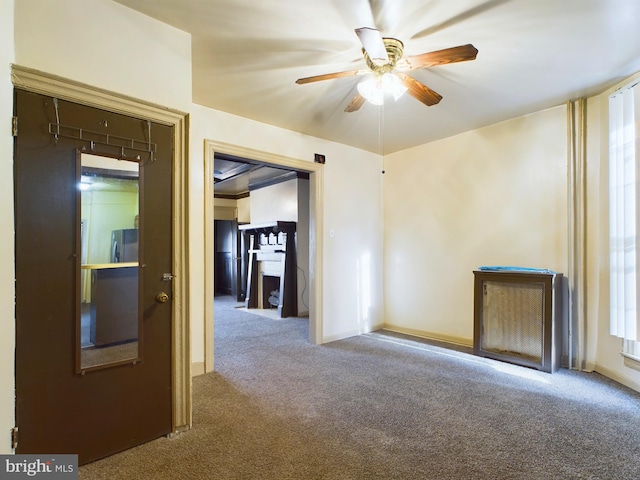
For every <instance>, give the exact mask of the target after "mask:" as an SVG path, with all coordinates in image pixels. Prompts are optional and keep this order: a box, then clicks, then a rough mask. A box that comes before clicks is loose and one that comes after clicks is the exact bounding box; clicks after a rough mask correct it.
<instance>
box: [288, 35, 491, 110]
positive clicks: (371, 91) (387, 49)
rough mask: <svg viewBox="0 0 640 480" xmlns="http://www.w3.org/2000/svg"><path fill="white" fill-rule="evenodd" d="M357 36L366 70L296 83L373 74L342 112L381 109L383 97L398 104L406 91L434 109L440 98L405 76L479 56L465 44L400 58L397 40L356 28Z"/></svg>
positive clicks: (299, 80) (399, 44)
mask: <svg viewBox="0 0 640 480" xmlns="http://www.w3.org/2000/svg"><path fill="white" fill-rule="evenodd" d="M356 34H357V35H358V38H359V39H360V42H361V43H362V47H363V48H362V53H363V55H364V59H365V61H366V63H367V67H368V69H359V70H348V71H344V72H336V73H327V74H324V75H316V76H313V77H305V78H299V79H298V80H296V83H297V84H298V85H303V84H305V83H312V82H319V81H322V80H331V79H334V78H342V77H351V76H357V75H365V74H373V75H369V77H368V78H367V79H365V80H363V81H361V82H360V83H359V84H358V92H357V93H356V95H355V97H353V99H352V100H351V102H349V105H347V108H345V110H344V111H345V112H355V111H356V110H358V109H359V108H360V107H361V106H362V105H363V104H364V102H365V101H367V100H368V101H369V102H371V103H373V104H374V105H382V103H383V101H384V95H385V94H386V93H390V94H392V95H393V96H394V98H395V99H396V100H397V99H398V98H399V97H400V96H401V95H402V94H403V93H404V92H405V91H406V92H408V93H409V95H411V96H412V97H414V98H416V99H417V100H419V101H420V102H422V103H424V104H425V105H427V106H431V105H435V104H437V103H438V102H440V100H442V96H441V95H440V94H438V93H436V92H434V91H433V90H431V89H430V88H429V87H427V86H426V85H424V84H423V83H420V82H419V81H418V80H416V79H415V78H413V77H410V76H409V75H407V74H406V73H405V72H408V71H411V70H416V69H419V68H425V67H434V66H436V65H445V64H448V63H457V62H465V61H468V60H475V58H476V55H477V54H478V49H477V48H476V47H474V46H473V45H471V44H467V45H460V46H458V47H451V48H445V49H444V50H437V51H434V52H428V53H422V54H420V55H413V56H410V57H406V58H403V57H402V54H403V49H404V44H403V43H402V42H401V41H400V40H398V39H396V38H387V37H384V38H383V37H382V35H381V34H380V32H379V31H378V30H376V29H375V28H368V27H363V28H357V29H356Z"/></svg>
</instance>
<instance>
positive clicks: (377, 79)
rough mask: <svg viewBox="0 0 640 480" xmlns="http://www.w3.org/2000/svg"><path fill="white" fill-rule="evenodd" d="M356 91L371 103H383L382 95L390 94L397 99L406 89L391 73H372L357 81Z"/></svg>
mask: <svg viewBox="0 0 640 480" xmlns="http://www.w3.org/2000/svg"><path fill="white" fill-rule="evenodd" d="M357 88H358V93H359V94H360V95H362V96H363V97H364V98H365V99H366V100H367V101H368V102H369V103H372V104H373V105H382V104H384V96H385V95H387V94H388V95H391V96H393V99H394V100H396V101H397V100H398V99H399V98H400V97H401V96H402V95H404V93H405V92H406V91H407V87H405V86H404V84H403V83H402V81H401V80H400V79H399V78H398V77H397V76H396V75H394V74H393V73H384V74H382V75H373V76H371V77H368V78H365V79H364V80H362V81H361V82H360V83H358V86H357Z"/></svg>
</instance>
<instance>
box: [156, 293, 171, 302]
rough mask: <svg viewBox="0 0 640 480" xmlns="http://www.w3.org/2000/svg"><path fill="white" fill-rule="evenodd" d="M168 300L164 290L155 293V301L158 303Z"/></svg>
mask: <svg viewBox="0 0 640 480" xmlns="http://www.w3.org/2000/svg"><path fill="white" fill-rule="evenodd" d="M168 300H169V295H167V294H166V293H165V292H160V293H159V294H157V295H156V302H158V303H166V302H167V301H168Z"/></svg>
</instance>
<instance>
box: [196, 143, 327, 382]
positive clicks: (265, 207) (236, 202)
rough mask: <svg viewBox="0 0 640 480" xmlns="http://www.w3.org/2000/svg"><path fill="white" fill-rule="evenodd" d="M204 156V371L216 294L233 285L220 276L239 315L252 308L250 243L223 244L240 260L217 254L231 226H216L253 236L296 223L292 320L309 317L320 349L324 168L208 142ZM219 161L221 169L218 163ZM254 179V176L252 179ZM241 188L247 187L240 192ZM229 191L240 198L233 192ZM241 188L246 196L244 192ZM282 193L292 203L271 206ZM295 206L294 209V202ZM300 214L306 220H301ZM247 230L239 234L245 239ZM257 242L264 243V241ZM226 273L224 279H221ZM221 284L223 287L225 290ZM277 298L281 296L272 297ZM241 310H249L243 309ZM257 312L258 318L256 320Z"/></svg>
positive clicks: (240, 239)
mask: <svg viewBox="0 0 640 480" xmlns="http://www.w3.org/2000/svg"><path fill="white" fill-rule="evenodd" d="M205 152H206V153H205V175H206V176H207V178H206V181H205V217H206V219H207V220H206V221H207V225H206V227H205V229H206V230H205V371H207V372H208V371H212V370H213V364H214V358H213V357H214V355H213V351H214V345H213V344H214V337H213V331H214V328H213V327H214V322H215V319H214V309H213V303H214V301H215V300H214V297H215V295H216V293H223V292H222V290H224V291H225V292H228V291H229V283H230V282H229V281H228V280H227V279H224V280H223V281H220V279H217V277H216V275H223V276H228V277H229V278H231V287H230V288H231V291H232V294H234V295H233V296H232V298H233V300H234V301H236V302H238V306H239V307H243V305H242V304H243V302H246V300H247V298H246V295H247V287H246V285H247V282H246V279H247V275H248V272H247V269H248V264H249V262H250V260H249V259H248V251H249V250H251V248H250V245H249V241H250V240H249V236H248V235H246V234H238V236H237V239H238V240H237V241H236V242H233V241H230V242H226V243H227V245H231V246H232V247H233V246H236V248H237V251H236V254H235V256H234V254H233V252H232V251H224V252H223V251H220V249H219V248H217V245H216V244H218V245H219V244H220V242H221V240H222V239H221V238H220V237H218V235H219V234H220V231H221V229H227V228H228V227H229V225H232V224H225V223H217V222H220V221H228V222H233V221H235V222H237V225H239V226H241V227H243V228H244V229H245V230H246V229H247V228H249V229H251V227H252V226H253V225H252V224H254V223H255V224H258V225H259V226H261V227H263V226H265V224H267V225H270V222H269V220H270V221H271V223H273V222H275V223H276V224H277V223H280V224H282V223H286V222H281V220H294V221H295V223H296V232H295V236H296V244H297V245H296V249H295V250H296V254H297V257H298V259H297V262H296V266H295V267H294V269H295V275H296V280H297V284H298V286H297V287H296V296H297V301H298V302H297V303H298V306H297V308H296V310H295V315H294V316H301V317H302V316H306V315H308V324H309V335H308V337H309V341H310V342H311V343H314V344H319V343H322V333H321V332H322V315H321V305H322V304H321V301H320V299H321V294H322V291H321V285H322V282H321V281H320V279H321V265H322V261H321V260H322V238H321V237H322V235H321V232H322V225H321V219H322V211H321V210H322V208H321V206H322V198H321V197H322V181H323V169H322V167H323V166H322V165H320V164H317V163H313V162H308V161H303V160H298V159H292V158H289V157H283V156H278V155H273V154H268V153H265V152H261V151H257V150H252V149H247V148H243V147H237V146H234V145H229V144H221V143H217V142H212V141H205ZM218 159H219V160H221V161H222V162H217V161H216V160H218ZM247 159H251V160H247ZM224 162H227V163H226V164H225V163H224ZM230 163H233V164H230ZM216 165H218V167H220V165H222V167H223V168H216ZM234 172H235V173H236V175H235V179H234V175H233V173H234ZM251 172H254V174H253V175H251ZM221 179H223V181H221ZM240 184H242V185H244V187H242V186H241V187H238V185H240ZM249 184H251V188H249ZM225 185H226V186H225ZM223 186H224V187H223ZM220 187H223V188H220ZM230 188H235V189H236V190H235V191H230V190H229V189H230ZM242 188H244V190H245V191H240V190H241V189H242ZM283 191H284V192H286V195H287V198H288V199H289V200H288V201H287V202H283V205H276V204H274V202H273V201H272V200H273V198H277V195H278V194H279V193H282V192H283ZM292 191H293V192H294V193H293V194H292ZM252 195H253V196H254V199H255V201H254V203H253V204H252V203H251V202H252V200H251V197H252ZM214 196H215V199H214ZM256 197H257V198H256ZM292 198H293V199H295V201H291V199H292ZM270 199H271V200H270ZM285 203H286V205H284V204H285ZM287 208H288V209H293V210H294V211H295V215H294V216H293V217H291V216H289V217H286V218H285V216H286V215H288V214H291V211H288V212H287V211H285V210H286V209H287ZM269 210H276V211H275V212H272V211H269ZM300 212H302V213H301V215H300V216H298V213H300ZM225 215H226V216H227V217H226V218H225ZM216 226H217V227H218V228H217V229H216ZM243 228H240V229H238V231H242V230H243ZM272 240H273V242H274V243H277V241H278V235H277V234H275V235H274V238H273V239H272ZM254 241H256V242H259V237H256V239H255V240H254ZM243 242H244V243H243ZM268 242H269V240H268V238H267V239H266V240H265V243H267V244H268ZM223 243H224V241H223ZM274 248H275V249H276V250H278V249H277V248H276V247H274ZM223 257H225V258H226V259H231V262H229V260H223ZM243 257H245V258H243ZM220 261H223V262H224V263H223V266H224V265H225V264H226V265H229V263H232V264H233V267H235V271H236V275H235V276H233V273H232V272H233V268H231V269H228V267H221V266H220V265H219V264H218V263H216V262H220ZM298 267H299V268H298ZM225 268H227V273H221V271H223V270H225ZM267 276H269V275H267ZM223 284H224V285H226V286H225V287H221V285H223ZM234 285H235V290H234ZM274 292H276V290H275V289H274ZM261 293H262V292H261ZM267 293H271V292H267ZM278 293H279V292H277V293H276V294H274V295H277V294H278ZM244 307H245V308H246V305H244ZM258 310H261V311H260V312H258ZM268 310H270V309H269V308H266V309H265V308H263V309H256V311H253V312H251V310H250V313H264V314H267V313H268Z"/></svg>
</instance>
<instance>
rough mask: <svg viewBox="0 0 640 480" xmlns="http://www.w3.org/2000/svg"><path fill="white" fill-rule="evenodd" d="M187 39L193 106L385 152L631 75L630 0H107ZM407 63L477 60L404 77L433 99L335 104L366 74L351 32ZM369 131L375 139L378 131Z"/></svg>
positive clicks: (635, 23) (636, 32)
mask: <svg viewBox="0 0 640 480" xmlns="http://www.w3.org/2000/svg"><path fill="white" fill-rule="evenodd" d="M117 1H118V3H121V4H123V5H126V6H128V7H131V8H133V9H135V10H138V11H140V12H142V13H144V14H147V15H149V16H151V17H154V18H156V19H158V20H161V21H163V22H165V23H168V24H170V25H173V26H175V27H177V28H179V29H181V30H184V31H187V32H189V33H191V35H192V55H193V101H194V103H197V104H200V105H204V106H207V107H211V108H214V109H217V110H221V111H224V112H229V113H232V114H236V115H239V116H242V117H246V118H250V119H254V120H257V121H260V122H265V123H269V124H272V125H277V126H279V127H283V128H287V129H290V130H294V131H297V132H301V133H305V134H309V135H313V136H316V137H320V138H325V139H329V140H332V141H335V142H339V143H344V144H348V145H353V146H355V147H359V148H363V149H366V150H369V151H372V152H376V153H381V152H384V153H385V154H386V153H391V152H395V151H398V150H402V149H405V148H409V147H412V146H415V145H419V144H422V143H426V142H429V141H432V140H435V139H438V138H444V137H447V136H450V135H454V134H457V133H461V132H463V131H467V130H471V129H475V128H478V127H482V126H485V125H489V124H492V123H496V122H499V121H502V120H506V119H509V118H513V117H516V116H519V115H523V114H527V113H530V112H534V111H538V110H541V109H544V108H548V107H552V106H555V105H559V104H562V103H564V102H565V101H567V100H569V99H572V98H577V97H581V96H589V95H593V94H595V93H599V92H601V91H602V90H603V89H605V88H606V87H608V86H610V85H612V84H613V83H616V82H617V81H619V80H621V79H623V78H625V77H627V76H629V75H631V74H633V73H635V72H637V71H639V70H640V0H453V1H452V0H260V1H256V0H117ZM365 26H368V27H376V28H378V29H379V30H380V31H381V32H382V34H383V36H388V37H395V38H398V39H400V40H401V41H402V42H404V46H405V49H404V50H405V56H408V55H415V54H419V53H424V52H430V51H433V50H440V49H443V48H448V47H453V46H457V45H463V44H466V43H472V44H473V45H474V46H475V47H476V48H477V49H478V50H479V53H478V56H477V59H476V60H475V61H470V62H464V63H456V64H451V65H443V66H438V67H433V68H429V69H422V70H415V71H413V72H411V75H412V76H413V77H415V78H416V79H418V80H419V81H421V82H423V83H425V84H426V85H428V86H429V87H430V88H432V89H433V90H435V91H436V92H438V93H440V94H441V95H442V96H443V99H442V101H441V102H440V103H439V104H437V105H435V106H432V107H426V106H425V105H423V104H421V103H419V102H418V101H417V100H415V99H414V98H412V97H411V96H409V95H405V96H404V97H402V98H401V99H400V100H399V101H398V102H395V103H394V102H387V104H386V105H385V106H384V107H383V108H381V107H376V106H373V105H370V104H365V105H364V106H363V107H362V108H361V109H360V110H359V111H357V112H354V113H345V112H344V111H343V110H344V108H345V107H346V106H347V104H348V103H349V101H350V100H351V98H352V97H353V96H354V94H355V91H356V84H357V82H358V81H359V78H356V77H347V78H339V79H334V80H328V81H323V82H317V83H312V84H307V85H296V84H295V81H296V79H298V78H300V77H307V76H312V75H319V74H323V73H331V72H336V71H342V70H351V69H357V68H364V67H365V63H364V60H363V58H362V53H361V44H360V42H359V40H358V37H357V36H356V35H355V33H354V29H355V28H357V27H365ZM379 132H383V135H382V136H380V135H379Z"/></svg>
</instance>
